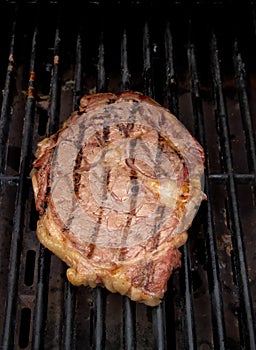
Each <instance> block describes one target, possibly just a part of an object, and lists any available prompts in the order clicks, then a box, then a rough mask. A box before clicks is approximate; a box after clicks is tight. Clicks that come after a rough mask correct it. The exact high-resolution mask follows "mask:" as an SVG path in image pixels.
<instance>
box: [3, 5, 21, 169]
mask: <svg viewBox="0 0 256 350" xmlns="http://www.w3.org/2000/svg"><path fill="white" fill-rule="evenodd" d="M18 13H19V6H18V5H17V6H16V7H15V20H14V22H13V25H12V37H11V43H10V51H9V60H8V67H7V73H6V78H5V86H4V95H3V101H2V108H1V118H0V174H4V173H5V167H6V155H7V141H8V136H9V127H10V116H11V110H10V107H11V105H12V100H13V83H14V78H15V61H14V58H15V44H16V27H17V22H16V21H17V16H18Z"/></svg>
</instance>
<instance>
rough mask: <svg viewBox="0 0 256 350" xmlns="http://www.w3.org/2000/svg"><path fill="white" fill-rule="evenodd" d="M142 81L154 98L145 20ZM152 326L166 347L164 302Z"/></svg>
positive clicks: (157, 341) (156, 338) (156, 343)
mask: <svg viewBox="0 0 256 350" xmlns="http://www.w3.org/2000/svg"><path fill="white" fill-rule="evenodd" d="M142 47H143V74H142V76H143V82H144V93H145V94H146V95H148V96H150V97H152V98H154V97H155V96H154V94H155V91H154V85H153V81H152V75H153V71H152V57H151V41H150V30H149V23H148V22H147V21H145V23H144V27H143V42H142ZM151 312H152V327H153V339H154V344H153V346H154V348H155V349H159V350H164V349H166V346H167V340H166V325H165V314H164V303H162V304H160V305H158V306H156V307H154V308H153V309H152V311H151Z"/></svg>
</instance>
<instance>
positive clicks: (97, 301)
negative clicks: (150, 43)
mask: <svg viewBox="0 0 256 350" xmlns="http://www.w3.org/2000/svg"><path fill="white" fill-rule="evenodd" d="M105 90H106V72H105V50H104V34H103V31H101V33H100V38H99V47H98V65H97V91H98V92H101V91H105ZM93 301H94V303H93V306H94V310H93V312H94V316H93V345H94V349H95V350H100V349H102V348H104V346H105V337H106V330H105V322H104V321H105V308H106V300H105V295H104V294H103V290H102V288H101V287H96V288H95V289H94V291H93Z"/></svg>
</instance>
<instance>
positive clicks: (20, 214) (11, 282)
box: [2, 28, 38, 349]
mask: <svg viewBox="0 0 256 350" xmlns="http://www.w3.org/2000/svg"><path fill="white" fill-rule="evenodd" d="M37 35H38V31H37V28H36V29H35V31H34V36H33V40H32V51H31V60H30V75H29V84H28V98H27V103H26V113H25V119H24V126H23V140H22V152H21V162H20V178H19V186H18V192H17V197H16V203H15V213H14V218H13V232H12V245H11V251H10V259H9V261H10V265H9V273H8V288H7V297H6V306H5V320H4V330H3V334H4V335H3V340H2V347H3V349H9V348H12V347H13V336H14V325H15V316H16V311H17V288H18V274H19V263H20V252H21V241H22V234H23V232H22V227H23V218H24V200H25V195H26V191H27V185H28V184H27V181H26V177H27V173H28V165H29V159H30V156H31V139H32V130H33V124H34V113H35V99H34V85H35V80H34V79H35V74H34V72H35V62H36V45H37Z"/></svg>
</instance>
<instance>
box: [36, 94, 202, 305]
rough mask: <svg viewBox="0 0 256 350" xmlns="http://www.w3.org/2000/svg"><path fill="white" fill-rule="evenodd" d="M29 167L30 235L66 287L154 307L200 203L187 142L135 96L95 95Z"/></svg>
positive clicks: (154, 106)
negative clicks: (54, 261)
mask: <svg viewBox="0 0 256 350" xmlns="http://www.w3.org/2000/svg"><path fill="white" fill-rule="evenodd" d="M35 158H36V159H35V161H34V163H33V169H32V171H31V177H32V185H33V190H34V195H35V203H36V209H37V210H38V212H39V215H40V217H39V220H38V225H37V236H38V239H39V240H40V241H41V243H42V244H43V245H44V246H45V247H47V248H48V249H49V250H51V251H52V252H53V253H54V254H56V255H57V256H58V257H59V258H60V259H62V260H63V261H64V262H65V263H66V264H67V265H68V266H69V268H68V270H67V277H68V280H69V281H70V282H71V283H72V284H74V285H89V286H91V287H96V286H102V287H106V288H107V289H108V290H109V291H111V292H119V293H121V294H123V295H128V296H129V297H130V298H131V299H132V300H135V301H138V302H143V303H145V304H147V305H150V306H155V305H157V304H159V303H160V301H161V299H162V298H163V296H164V293H165V291H166V289H167V282H168V279H169V277H170V275H171V273H172V271H173V269H175V268H177V267H179V266H180V257H181V253H180V251H179V249H178V248H179V247H180V246H182V245H183V244H184V243H185V242H186V240H187V230H188V228H189V227H190V226H191V224H192V221H193V219H194V216H195V215H196V212H197V209H198V208H199V206H200V204H201V201H202V200H203V199H204V198H205V195H204V193H203V175H204V151H203V149H202V147H201V146H200V144H199V143H198V142H197V141H196V140H195V138H194V137H193V136H192V135H191V134H190V133H189V131H188V130H187V129H186V128H185V127H184V126H183V125H182V124H181V123H180V122H179V121H178V119H177V118H176V117H175V116H174V115H172V114H171V113H170V111H169V110H167V109H165V108H164V107H162V106H161V105H159V104H158V103H157V102H156V101H154V100H153V99H151V98H149V97H147V96H144V95H143V94H141V93H139V92H133V91H125V92H123V93H121V94H118V95H117V94H113V93H98V94H92V95H86V96H84V97H83V98H82V99H81V101H80V107H79V110H78V111H75V112H73V113H72V115H71V116H70V117H69V119H68V120H67V121H66V122H65V123H64V125H63V127H62V128H61V129H60V130H59V131H58V132H56V133H55V134H54V135H51V136H50V137H47V138H45V139H43V140H42V141H41V142H39V143H38V148H37V151H36V153H35Z"/></svg>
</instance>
